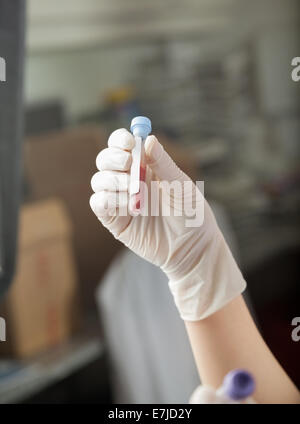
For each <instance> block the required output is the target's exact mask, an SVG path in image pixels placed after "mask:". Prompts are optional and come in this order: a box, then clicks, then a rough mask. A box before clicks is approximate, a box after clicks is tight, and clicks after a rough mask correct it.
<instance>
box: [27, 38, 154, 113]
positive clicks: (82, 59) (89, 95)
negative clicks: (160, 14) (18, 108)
mask: <svg viewBox="0 0 300 424" xmlns="http://www.w3.org/2000/svg"><path fill="white" fill-rule="evenodd" d="M153 50H155V48H154V47H151V46H138V47H131V48H130V47H127V48H114V47H112V48H111V49H108V48H105V49H104V48H102V49H101V48H99V49H93V50H86V51H84V50H78V51H66V52H64V53H61V52H56V53H55V52H52V53H49V54H34V55H29V56H28V57H27V60H26V73H25V99H26V102H27V103H34V102H38V101H42V100H45V99H54V98H56V99H57V98H62V99H63V100H64V102H65V104H66V113H67V117H69V118H70V119H72V118H74V117H76V116H77V115H79V114H81V113H86V112H89V111H92V110H93V109H95V107H97V106H99V105H100V106H101V104H102V103H103V95H105V93H107V91H108V90H110V89H112V88H116V87H118V86H120V85H122V84H126V83H127V82H128V81H129V80H130V77H131V74H132V71H134V67H135V63H136V61H138V60H141V59H142V58H143V57H146V56H148V55H149V54H151V52H152V51H153Z"/></svg>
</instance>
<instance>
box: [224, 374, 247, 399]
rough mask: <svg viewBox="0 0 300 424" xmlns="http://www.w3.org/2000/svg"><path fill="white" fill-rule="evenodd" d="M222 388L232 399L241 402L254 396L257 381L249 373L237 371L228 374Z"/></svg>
mask: <svg viewBox="0 0 300 424" xmlns="http://www.w3.org/2000/svg"><path fill="white" fill-rule="evenodd" d="M222 387H223V390H224V392H225V393H226V395H227V396H228V397H229V398H230V399H233V400H240V399H244V398H247V397H248V396H251V395H252V393H253V392H254V390H255V381H254V378H253V377H252V375H251V374H250V373H249V372H248V371H245V370H240V369H237V370H232V371H230V372H229V373H228V374H226V376H225V378H224V381H223V386H222Z"/></svg>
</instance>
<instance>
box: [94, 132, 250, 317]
mask: <svg viewBox="0 0 300 424" xmlns="http://www.w3.org/2000/svg"><path fill="white" fill-rule="evenodd" d="M134 145H135V140H134V137H133V135H132V134H131V133H129V132H128V131H127V130H125V129H119V130H116V131H114V132H113V133H112V134H111V136H110V137H109V140H108V148H106V149H104V150H102V151H101V152H100V153H99V155H98V156H97V159H96V164H97V168H98V169H99V171H100V172H97V173H96V174H95V175H94V176H93V178H92V181H91V185H92V188H93V190H94V192H95V194H93V195H92V197H91V199H90V205H91V208H92V210H93V211H94V213H95V214H96V215H97V217H98V218H99V220H100V221H101V222H102V224H103V225H104V226H105V227H106V228H107V229H108V230H109V231H110V232H111V233H112V234H113V235H114V237H115V238H116V239H118V240H120V241H121V242H123V243H124V244H125V245H126V246H128V247H129V248H130V249H131V250H133V251H134V252H135V253H136V254H138V255H139V256H141V257H142V258H144V259H146V260H148V261H150V262H152V263H153V264H155V265H157V266H159V267H160V268H161V269H162V270H163V271H164V272H165V273H166V275H167V277H168V278H169V287H170V289H171V292H172V294H173V296H174V299H175V303H176V305H177V307H178V310H179V312H180V315H181V317H182V318H183V319H184V320H186V321H196V320H200V319H203V318H205V317H207V316H209V315H211V314H212V313H214V312H216V311H217V310H219V309H221V308H222V307H223V306H224V305H225V304H227V303H228V302H229V301H230V300H232V299H233V298H235V297H236V296H238V295H239V294H240V293H241V292H242V291H243V290H244V289H245V287H246V283H245V281H244V279H243V277H242V275H241V272H240V270H239V268H238V267H237V265H236V263H235V261H234V259H233V257H232V255H231V252H230V250H229V248H228V246H227V244H226V242H225V240H224V238H223V235H222V233H221V231H220V230H219V228H218V225H217V223H216V220H215V218H214V215H213V213H212V211H211V209H210V207H209V205H208V203H207V202H206V201H205V200H204V199H203V196H202V194H201V193H200V190H198V188H197V187H196V185H195V184H193V183H192V182H191V180H190V178H189V177H188V176H187V175H186V174H184V173H183V172H182V171H181V170H180V169H179V168H178V167H177V165H176V164H175V163H174V162H173V160H172V159H171V158H170V156H169V155H168V154H167V152H166V151H165V150H164V149H163V147H162V145H161V144H160V143H159V142H158V140H157V139H156V137H154V136H153V135H151V136H149V137H148V138H147V140H146V142H145V151H146V159H147V178H146V182H147V186H148V188H149V192H150V184H151V182H152V181H159V182H160V188H159V191H160V194H161V202H160V213H159V216H150V213H149V216H142V215H139V216H131V215H130V214H128V213H126V216H121V215H125V213H124V211H125V212H126V211H127V208H128V202H129V196H128V188H129V181H130V175H129V171H130V166H131V150H132V148H133V147H134ZM163 181H167V182H173V181H177V182H179V183H181V185H182V187H183V190H182V191H179V193H174V192H173V191H172V190H170V189H169V188H168V187H167V188H166V187H165V186H164V183H163ZM186 182H189V183H187V184H186ZM186 185H187V187H186ZM116 192H119V196H116ZM183 196H184V198H185V199H189V200H190V201H193V202H194V204H195V205H196V210H199V209H200V208H202V207H203V204H204V208H203V209H204V222H203V223H202V225H198V226H196V227H187V225H186V222H187V221H186V220H187V218H190V216H189V217H187V216H186V215H184V214H183V215H182V216H176V214H178V213H176V212H178V210H179V209H180V208H181V206H182V202H183ZM148 201H149V205H148V210H149V211H150V210H151V200H150V199H149V200H148ZM166 205H168V206H170V211H171V214H170V215H171V216H163V214H162V213H161V211H162V209H163V207H164V206H166ZM107 206H109V207H107ZM121 211H122V213H121ZM114 212H116V213H114ZM174 215H175V216H174Z"/></svg>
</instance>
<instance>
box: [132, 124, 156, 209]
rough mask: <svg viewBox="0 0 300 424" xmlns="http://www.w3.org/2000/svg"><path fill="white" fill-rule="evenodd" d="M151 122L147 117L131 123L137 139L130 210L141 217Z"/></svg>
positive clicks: (133, 153)
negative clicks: (146, 146) (146, 145)
mask: <svg viewBox="0 0 300 424" xmlns="http://www.w3.org/2000/svg"><path fill="white" fill-rule="evenodd" d="M151 129H152V127H151V121H150V119H148V118H146V117H145V116H137V117H135V118H134V119H133V120H132V121H131V125H130V131H131V132H132V134H133V135H134V138H135V147H134V148H133V149H132V164H131V169H130V188H129V196H130V198H129V209H130V211H131V213H132V214H133V215H139V214H140V212H141V211H142V209H143V206H144V184H141V181H142V182H145V181H146V155H145V146H144V143H145V140H146V138H147V137H148V135H149V134H150V133H151Z"/></svg>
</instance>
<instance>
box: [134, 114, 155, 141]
mask: <svg viewBox="0 0 300 424" xmlns="http://www.w3.org/2000/svg"><path fill="white" fill-rule="evenodd" d="M151 130H152V125H151V121H150V119H149V118H146V116H136V117H135V118H133V120H132V121H131V125H130V131H131V132H132V134H133V135H135V136H137V137H142V139H144V140H145V139H146V138H147V137H148V135H149V134H150V133H151Z"/></svg>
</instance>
